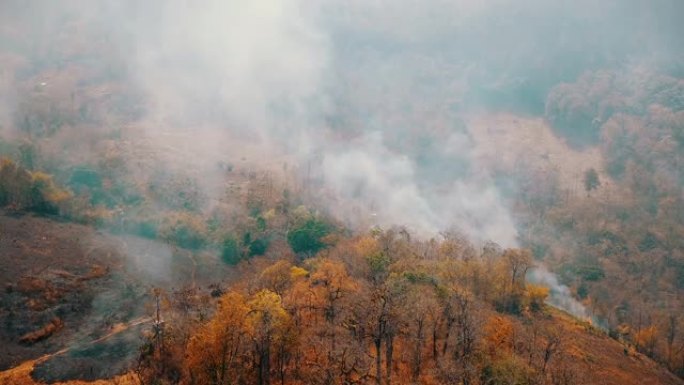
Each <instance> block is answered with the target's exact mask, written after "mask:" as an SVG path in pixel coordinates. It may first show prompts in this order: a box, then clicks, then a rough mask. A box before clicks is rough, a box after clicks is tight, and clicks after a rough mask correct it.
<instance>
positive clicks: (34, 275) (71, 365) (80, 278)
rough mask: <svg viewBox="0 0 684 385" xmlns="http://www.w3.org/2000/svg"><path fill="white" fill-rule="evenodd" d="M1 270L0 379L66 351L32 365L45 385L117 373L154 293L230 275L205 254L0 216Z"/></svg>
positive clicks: (127, 361)
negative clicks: (22, 366)
mask: <svg viewBox="0 0 684 385" xmlns="http://www.w3.org/2000/svg"><path fill="white" fill-rule="evenodd" d="M0 266H2V268H0V371H2V370H6V369H9V368H12V367H14V366H17V365H19V364H21V363H22V362H24V361H26V360H30V359H35V358H38V357H41V356H44V355H47V354H53V353H56V352H59V351H61V350H64V349H67V350H66V351H64V352H63V353H60V354H56V355H54V356H53V357H51V358H49V359H48V360H45V361H44V362H42V363H41V364H40V365H38V366H37V367H36V369H35V371H34V374H33V375H34V376H35V377H37V378H39V379H41V380H43V381H47V382H54V381H58V380H69V379H95V378H105V377H111V376H113V375H115V374H118V373H120V372H122V371H125V370H126V369H128V368H129V367H130V365H131V363H132V360H134V359H135V357H136V354H137V349H138V346H139V345H140V343H141V335H142V332H143V331H146V330H147V329H149V323H138V321H139V320H140V319H143V318H149V316H150V315H152V314H153V302H154V299H153V298H152V297H153V296H152V289H153V288H155V287H160V288H162V289H164V290H165V291H167V292H170V293H173V292H177V291H181V292H182V291H184V290H188V288H194V289H195V290H197V291H200V290H203V291H209V290H210V289H209V287H208V285H209V284H211V283H216V282H220V281H222V280H224V279H225V278H226V277H227V276H228V274H229V269H227V268H226V267H225V266H223V265H222V263H221V262H220V261H219V260H218V259H217V258H216V257H214V256H213V255H210V254H203V255H193V254H191V253H189V252H188V251H186V250H182V249H175V248H173V247H170V246H168V245H165V244H162V243H159V242H155V241H150V240H146V239H140V238H136V237H130V236H114V235H111V234H107V233H103V232H100V231H98V230H96V229H93V228H91V227H87V226H83V225H78V224H73V223H64V222H58V221H55V220H51V219H46V218H40V217H33V216H7V215H3V213H0ZM131 322H134V323H135V325H134V326H132V327H127V328H126V330H124V331H121V330H120V329H121V328H122V327H124V326H126V325H129V324H130V323H131ZM117 329H118V330H117ZM114 330H116V331H117V333H116V335H114V336H113V337H112V338H103V337H106V336H107V335H110V334H112V331H114ZM93 341H95V342H93Z"/></svg>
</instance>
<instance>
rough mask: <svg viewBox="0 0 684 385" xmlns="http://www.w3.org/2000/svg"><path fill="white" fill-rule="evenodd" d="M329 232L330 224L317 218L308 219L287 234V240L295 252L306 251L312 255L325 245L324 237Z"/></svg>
mask: <svg viewBox="0 0 684 385" xmlns="http://www.w3.org/2000/svg"><path fill="white" fill-rule="evenodd" d="M329 233H330V228H329V226H328V224H326V223H325V222H322V221H320V220H317V219H308V220H307V221H306V222H304V223H303V224H302V225H301V226H299V227H297V228H295V229H293V230H291V231H290V232H289V233H288V234H287V242H288V243H289V244H290V247H292V250H293V251H294V252H295V253H306V254H308V255H309V256H311V255H313V254H315V253H317V252H318V251H319V250H320V249H322V248H323V247H325V243H324V242H323V240H322V238H323V237H325V236H326V235H328V234H329Z"/></svg>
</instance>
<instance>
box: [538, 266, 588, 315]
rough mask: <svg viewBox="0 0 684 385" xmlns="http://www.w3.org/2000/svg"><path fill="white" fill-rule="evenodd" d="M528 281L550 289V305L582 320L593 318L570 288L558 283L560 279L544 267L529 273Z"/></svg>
mask: <svg viewBox="0 0 684 385" xmlns="http://www.w3.org/2000/svg"><path fill="white" fill-rule="evenodd" d="M528 279H529V280H530V281H531V282H532V283H536V284H540V285H543V286H546V287H548V288H549V299H548V303H549V304H550V305H552V306H554V307H557V308H559V309H562V310H565V311H566V312H568V313H570V314H572V315H574V316H575V317H577V318H580V319H589V318H592V317H591V315H590V312H589V311H588V310H587V308H586V307H585V306H584V305H582V304H581V303H580V302H579V301H578V300H576V299H575V297H573V295H572V293H571V292H570V288H568V287H567V286H566V285H563V284H562V283H560V282H558V277H557V276H556V275H555V274H554V273H552V272H550V271H548V270H547V269H546V267H544V266H536V267H535V268H534V269H532V270H531V271H530V273H529V276H528Z"/></svg>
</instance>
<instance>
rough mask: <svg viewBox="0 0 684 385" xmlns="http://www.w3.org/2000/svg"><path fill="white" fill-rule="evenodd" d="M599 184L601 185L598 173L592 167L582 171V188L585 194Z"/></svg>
mask: <svg viewBox="0 0 684 385" xmlns="http://www.w3.org/2000/svg"><path fill="white" fill-rule="evenodd" d="M599 186H601V180H599V176H598V173H597V172H596V170H595V169H594V168H590V169H588V170H587V171H586V172H585V173H584V189H585V190H587V196H589V194H590V193H591V190H596V189H597V188H598V187H599Z"/></svg>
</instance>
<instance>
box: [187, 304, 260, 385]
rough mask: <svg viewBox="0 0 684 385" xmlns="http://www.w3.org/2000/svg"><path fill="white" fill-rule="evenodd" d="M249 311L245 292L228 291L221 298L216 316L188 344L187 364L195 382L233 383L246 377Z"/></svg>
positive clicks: (192, 380)
mask: <svg viewBox="0 0 684 385" xmlns="http://www.w3.org/2000/svg"><path fill="white" fill-rule="evenodd" d="M248 312H249V308H248V307H247V304H246V301H245V298H244V297H243V296H242V295H240V294H237V293H234V292H229V293H226V294H224V295H223V296H222V297H221V299H220V300H219V307H218V311H217V312H216V315H215V316H214V317H213V318H212V319H211V321H209V323H208V324H206V325H204V326H202V327H201V328H200V329H199V330H198V331H197V333H195V335H193V336H192V337H191V338H190V341H189V343H188V347H187V361H186V365H187V367H188V370H189V372H190V379H191V382H192V383H196V384H230V383H239V382H240V381H241V378H244V375H245V371H244V370H243V368H244V367H245V364H246V362H247V351H248V347H247V345H246V343H247V342H248V341H247V340H246V338H245V333H246V331H247V329H246V323H245V322H246V319H247V314H248Z"/></svg>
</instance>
